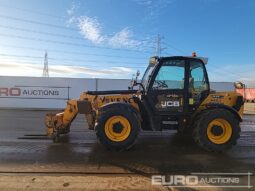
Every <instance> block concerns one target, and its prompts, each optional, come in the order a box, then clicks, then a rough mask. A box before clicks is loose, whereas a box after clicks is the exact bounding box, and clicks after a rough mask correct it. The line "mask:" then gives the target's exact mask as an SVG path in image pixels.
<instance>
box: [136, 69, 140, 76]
mask: <svg viewBox="0 0 255 191" xmlns="http://www.w3.org/2000/svg"><path fill="white" fill-rule="evenodd" d="M138 76H140V71H139V70H137V72H136V78H137V77H138Z"/></svg>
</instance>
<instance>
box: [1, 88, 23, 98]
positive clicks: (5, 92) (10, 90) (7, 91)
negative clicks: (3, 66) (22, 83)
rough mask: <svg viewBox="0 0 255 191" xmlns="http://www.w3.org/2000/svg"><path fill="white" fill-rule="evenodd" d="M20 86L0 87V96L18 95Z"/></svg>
mask: <svg viewBox="0 0 255 191" xmlns="http://www.w3.org/2000/svg"><path fill="white" fill-rule="evenodd" d="M20 95H21V89H20V88H0V96H6V97H8V96H20Z"/></svg>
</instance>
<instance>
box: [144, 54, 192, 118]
mask: <svg viewBox="0 0 255 191" xmlns="http://www.w3.org/2000/svg"><path fill="white" fill-rule="evenodd" d="M187 63H188V61H187V60H186V59H183V58H179V59H178V58H175V59H174V58H172V59H165V60H161V61H160V63H159V64H158V68H157V69H156V70H155V72H154V74H153V77H152V79H151V82H150V85H149V88H148V96H147V99H148V101H149V103H150V105H151V106H152V110H153V111H154V114H155V115H168V116H169V115H174V116H176V115H183V114H185V113H186V112H187V106H188V88H187V87H188V81H187V77H186V76H188V73H187V72H188V67H187Z"/></svg>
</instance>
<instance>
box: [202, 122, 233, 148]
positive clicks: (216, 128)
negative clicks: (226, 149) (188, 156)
mask: <svg viewBox="0 0 255 191" xmlns="http://www.w3.org/2000/svg"><path fill="white" fill-rule="evenodd" d="M231 136H232V128H231V125H230V123H229V122H228V121H226V120H225V119H214V120H213V121H211V122H210V123H209V125H208V127H207V137H208V139H209V140H210V141H211V142H213V143H215V144H224V143H226V142H228V141H229V139H230V138H231Z"/></svg>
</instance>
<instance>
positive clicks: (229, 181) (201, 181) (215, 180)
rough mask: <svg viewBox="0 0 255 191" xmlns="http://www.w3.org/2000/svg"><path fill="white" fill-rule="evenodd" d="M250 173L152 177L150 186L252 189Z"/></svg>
mask: <svg viewBox="0 0 255 191" xmlns="http://www.w3.org/2000/svg"><path fill="white" fill-rule="evenodd" d="M251 175H252V173H222V174H220V173H191V175H153V176H152V177H151V184H152V185H155V186H164V187H194V188H195V187H238V188H252V187H253V186H252V185H251V182H250V176H251Z"/></svg>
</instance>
